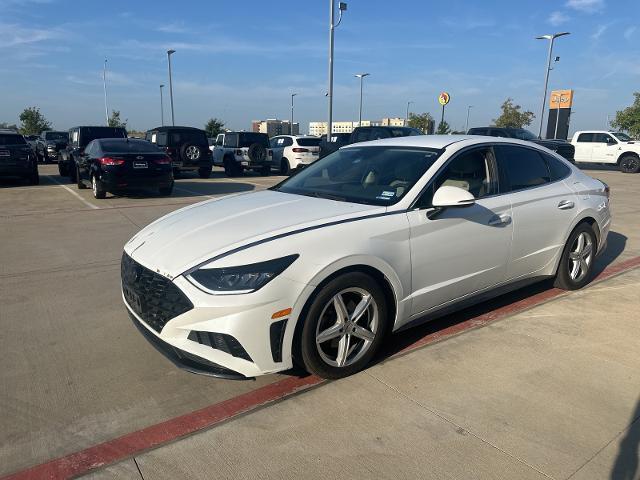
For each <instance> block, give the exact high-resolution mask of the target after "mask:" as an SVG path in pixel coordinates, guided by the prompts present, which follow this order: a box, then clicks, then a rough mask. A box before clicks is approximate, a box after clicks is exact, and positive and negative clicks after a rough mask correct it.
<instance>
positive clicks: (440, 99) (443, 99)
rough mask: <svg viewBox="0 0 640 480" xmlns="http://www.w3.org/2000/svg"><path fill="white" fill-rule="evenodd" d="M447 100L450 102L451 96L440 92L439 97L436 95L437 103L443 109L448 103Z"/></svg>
mask: <svg viewBox="0 0 640 480" xmlns="http://www.w3.org/2000/svg"><path fill="white" fill-rule="evenodd" d="M449 100H451V96H450V95H449V94H448V93H447V92H442V93H441V94H440V95H438V103H440V105H442V106H443V107H444V106H445V105H446V104H447V103H449Z"/></svg>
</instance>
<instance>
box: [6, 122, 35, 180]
mask: <svg viewBox="0 0 640 480" xmlns="http://www.w3.org/2000/svg"><path fill="white" fill-rule="evenodd" d="M0 176H2V177H22V178H24V179H26V180H27V181H28V182H29V183H30V184H32V185H37V184H38V183H40V177H39V176H38V162H37V161H36V156H35V154H34V153H33V150H31V147H30V146H29V144H28V143H27V141H26V140H25V139H24V137H23V136H22V135H20V134H19V133H18V132H15V131H13V130H0Z"/></svg>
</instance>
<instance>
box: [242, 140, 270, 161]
mask: <svg viewBox="0 0 640 480" xmlns="http://www.w3.org/2000/svg"><path fill="white" fill-rule="evenodd" d="M247 155H248V156H249V159H250V160H251V161H252V162H254V163H263V162H265V161H266V160H267V149H266V148H264V145H260V144H259V143H252V144H251V145H249V149H248V151H247Z"/></svg>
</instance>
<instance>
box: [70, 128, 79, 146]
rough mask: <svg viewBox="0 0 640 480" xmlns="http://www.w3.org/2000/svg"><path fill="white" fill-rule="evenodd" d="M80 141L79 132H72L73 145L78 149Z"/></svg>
mask: <svg viewBox="0 0 640 480" xmlns="http://www.w3.org/2000/svg"><path fill="white" fill-rule="evenodd" d="M79 139H80V133H79V132H78V130H72V131H71V143H72V144H73V146H74V147H78V140H79Z"/></svg>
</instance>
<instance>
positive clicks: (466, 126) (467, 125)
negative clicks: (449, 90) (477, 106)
mask: <svg viewBox="0 0 640 480" xmlns="http://www.w3.org/2000/svg"><path fill="white" fill-rule="evenodd" d="M472 108H473V105H469V106H468V107H467V121H466V122H465V123H464V133H467V132H468V131H469V112H471V109H472Z"/></svg>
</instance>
